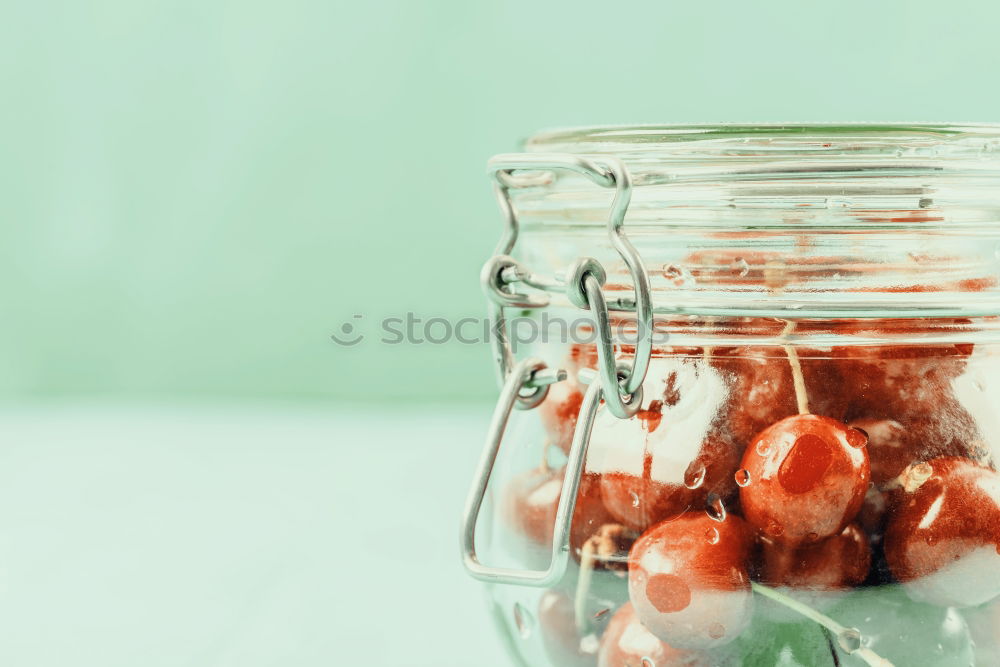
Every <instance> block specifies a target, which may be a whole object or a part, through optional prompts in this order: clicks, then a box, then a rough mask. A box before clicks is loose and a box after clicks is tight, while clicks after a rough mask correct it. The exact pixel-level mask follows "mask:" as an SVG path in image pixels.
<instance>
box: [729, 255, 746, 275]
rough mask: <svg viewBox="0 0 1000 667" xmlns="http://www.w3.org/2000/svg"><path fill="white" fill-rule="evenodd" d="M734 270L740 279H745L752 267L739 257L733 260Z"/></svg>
mask: <svg viewBox="0 0 1000 667" xmlns="http://www.w3.org/2000/svg"><path fill="white" fill-rule="evenodd" d="M733 268H734V269H736V275H738V276H739V277H740V278H743V277H745V276H746V275H747V274H748V273H750V265H749V264H747V261H746V260H745V259H743V258H742V257H737V258H736V259H734V260H733Z"/></svg>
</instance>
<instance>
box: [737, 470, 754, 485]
mask: <svg viewBox="0 0 1000 667" xmlns="http://www.w3.org/2000/svg"><path fill="white" fill-rule="evenodd" d="M734 477H735V478H736V485H737V486H749V485H750V471H749V470H745V469H742V468H741V469H740V470H737V471H736V474H735V475H734Z"/></svg>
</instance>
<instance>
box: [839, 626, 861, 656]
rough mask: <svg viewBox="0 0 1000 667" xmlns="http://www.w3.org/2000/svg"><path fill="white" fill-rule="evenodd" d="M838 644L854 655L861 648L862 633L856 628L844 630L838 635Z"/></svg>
mask: <svg viewBox="0 0 1000 667" xmlns="http://www.w3.org/2000/svg"><path fill="white" fill-rule="evenodd" d="M837 643H838V644H840V648H842V649H844V650H845V651H847V652H848V653H854V652H855V651H857V650H858V649H860V648H861V632H859V631H858V630H856V629H855V628H844V630H843V631H841V632H840V633H838V634H837Z"/></svg>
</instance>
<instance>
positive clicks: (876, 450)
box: [850, 418, 916, 489]
mask: <svg viewBox="0 0 1000 667" xmlns="http://www.w3.org/2000/svg"><path fill="white" fill-rule="evenodd" d="M850 426H851V428H856V429H858V430H859V431H863V432H864V433H865V435H867V436H868V459H869V462H870V464H871V475H872V483H874V484H875V486H876V487H878V488H880V489H883V488H885V487H886V485H887V484H889V483H891V482H892V481H893V480H895V479H896V477H898V476H899V473H901V472H903V470H904V469H905V468H906V467H907V466H908V465H910V464H911V463H914V462H916V460H915V458H914V457H915V456H916V452H915V451H914V450H913V448H912V444H913V442H912V438H908V437H907V432H906V428H904V427H903V425H902V424H900V423H899V422H898V421H896V420H894V419H872V418H863V419H853V420H851V422H850Z"/></svg>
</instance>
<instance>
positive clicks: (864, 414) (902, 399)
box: [835, 326, 988, 486]
mask: <svg viewBox="0 0 1000 667" xmlns="http://www.w3.org/2000/svg"><path fill="white" fill-rule="evenodd" d="M885 328H886V327H884V326H880V327H877V328H876V329H875V330H874V331H868V330H867V329H866V330H862V333H867V334H868V335H884V333H885V331H883V329H885ZM888 331H889V333H912V332H910V331H909V330H908V329H904V330H903V331H901V332H897V331H896V330H895V329H890V330H888ZM970 352H971V346H969V345H964V344H961V345H934V346H920V345H878V346H861V345H856V346H844V347H841V348H835V353H836V354H838V355H841V359H840V362H839V363H840V365H841V373H842V374H843V376H844V379H845V386H848V387H852V391H851V394H852V396H851V404H850V406H849V408H848V420H849V421H851V422H852V423H857V424H858V426H859V428H863V429H865V430H868V431H870V432H869V435H870V436H871V438H872V442H871V446H870V447H871V450H872V451H871V457H872V478H873V480H874V481H875V483H876V484H878V485H879V486H884V485H885V484H887V483H890V482H891V480H892V478H894V477H895V476H897V475H898V474H899V473H900V472H902V471H903V469H904V468H906V467H907V466H908V465H910V464H912V463H919V462H921V461H927V460H930V459H932V458H938V457H941V456H965V457H968V458H976V459H980V458H985V457H986V455H987V454H988V452H986V451H984V450H983V448H982V447H981V445H980V444H978V443H979V441H980V438H981V436H980V434H979V430H978V427H977V424H976V420H975V418H973V416H972V415H971V414H970V413H969V411H968V410H967V409H966V408H965V407H964V406H963V405H962V403H961V402H960V401H959V400H958V398H957V397H956V396H955V393H954V391H953V389H952V383H953V381H954V380H955V378H957V377H959V376H960V375H961V374H962V373H963V372H964V371H965V368H966V364H967V358H968V355H969V353H970ZM865 424H867V426H866V425H865ZM880 430H881V433H876V431H880Z"/></svg>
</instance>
